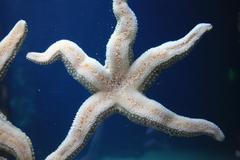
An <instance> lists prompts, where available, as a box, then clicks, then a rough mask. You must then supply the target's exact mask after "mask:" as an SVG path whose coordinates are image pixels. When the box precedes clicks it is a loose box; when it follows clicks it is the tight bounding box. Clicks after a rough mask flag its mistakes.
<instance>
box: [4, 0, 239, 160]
mask: <svg viewBox="0 0 240 160" xmlns="http://www.w3.org/2000/svg"><path fill="white" fill-rule="evenodd" d="M129 5H130V6H131V8H132V10H133V11H134V12H135V14H136V15H137V18H138V22H139V31H138V34H137V39H136V43H135V46H134V54H135V58H136V57H138V56H139V55H141V54H142V53H143V52H144V51H146V50H147V49H149V48H151V47H155V46H158V45H160V44H162V43H164V42H166V41H170V40H176V39H178V38H181V37H183V36H184V35H185V34H186V33H188V32H189V31H190V30H191V29H192V28H193V27H194V26H195V25H196V24H198V23H201V22H209V23H211V24H212V25H213V26H214V28H213V30H212V31H211V32H210V33H208V34H206V36H204V38H202V39H201V41H200V42H199V43H198V45H196V46H195V48H194V49H193V50H192V52H191V54H189V55H188V56H187V57H186V58H185V59H183V60H182V61H180V62H178V63H176V64H174V65H173V66H171V67H170V68H168V69H167V70H165V71H164V72H163V73H162V74H161V75H160V76H159V78H158V79H157V81H156V83H154V84H153V87H151V88H150V89H149V90H148V91H147V92H146V95H147V96H148V97H150V98H152V99H155V100H157V101H159V102H160V103H161V104H163V105H164V106H166V107H167V108H169V109H171V110H172V111H174V112H176V113H178V114H181V115H185V116H189V117H198V118H205V119H208V120H210V121H213V122H215V123H216V124H218V125H219V126H220V127H221V128H222V129H223V131H224V133H225V134H226V140H225V141H224V142H222V143H219V142H216V141H214V140H212V139H210V138H209V137H205V136H203V137H196V138H177V137H170V136H169V135H166V134H164V133H162V132H158V131H155V130H151V129H148V128H146V127H142V126H139V125H136V124H133V123H132V122H130V121H129V120H127V119H126V118H125V117H122V116H120V115H114V116H112V117H110V118H108V119H107V120H106V121H104V123H103V124H102V125H100V127H98V129H97V132H96V134H95V137H94V138H93V140H92V141H90V142H89V144H88V145H87V146H86V147H85V149H84V150H83V151H82V152H81V153H80V154H79V157H78V159H80V158H82V157H85V156H89V157H90V158H88V159H100V158H105V157H112V159H114V158H124V157H126V158H128V157H135V158H136V159H137V158H138V157H142V156H143V155H144V154H146V153H147V152H150V151H155V152H161V151H162V150H167V151H171V152H172V153H174V151H176V152H177V151H179V152H181V151H183V152H186V153H189V155H188V154H187V155H186V159H189V160H190V159H192V157H193V156H192V154H193V155H194V153H195V152H198V155H201V154H206V153H209V157H211V156H212V157H217V156H219V155H227V157H228V158H227V159H229V160H232V159H235V158H234V156H235V155H234V154H235V150H237V149H238V150H240V128H239V122H240V118H239V113H240V102H239V89H240V87H239V86H240V85H239V78H240V77H239V76H240V74H239V73H240V63H239V41H240V38H239V33H238V30H237V19H238V17H237V16H238V15H237V12H238V11H239V10H238V7H239V5H238V4H237V0H236V1H234V0H225V1H219V0H211V1H209V0H201V1H190V0H180V1H179V0H144V1H143V0H142V1H139V0H129ZM19 19H24V20H26V21H27V23H28V27H29V32H28V36H27V38H26V41H25V42H24V44H23V47H22V49H21V51H20V52H19V54H18V56H17V57H16V59H15V61H14V63H13V64H12V66H11V67H10V69H9V72H8V74H7V77H6V78H5V81H4V82H5V84H6V85H7V87H8V93H9V102H8V103H9V107H10V109H9V111H8V114H9V117H10V120H11V121H12V122H13V123H14V124H15V125H16V126H18V127H19V128H21V129H22V130H24V131H25V132H26V133H27V134H28V135H29V137H30V138H31V140H32V142H33V145H34V149H35V154H36V157H37V159H43V158H44V157H46V156H47V155H48V154H49V153H51V152H52V151H54V150H55V149H56V148H57V146H58V145H59V144H60V143H61V141H62V140H63V139H64V137H65V136H66V134H67V132H68V130H69V128H70V125H71V123H72V120H73V117H74V116H75V114H76V112H77V110H78V108H79V106H81V104H82V103H83V102H84V100H86V99H87V98H88V97H89V96H90V93H88V92H87V91H86V89H85V88H83V87H82V86H81V85H79V83H78V82H77V81H75V80H73V78H72V77H71V76H69V75H68V73H67V72H66V70H65V67H64V66H63V64H62V62H56V63H54V64H51V65H47V66H39V65H36V64H33V63H31V62H29V61H27V60H26V59H25V56H26V53H27V52H29V51H39V52H42V51H44V50H45V49H47V48H48V47H49V46H50V45H51V44H52V43H54V42H55V41H57V40H61V39H69V40H71V41H74V42H76V43H77V44H78V45H79V46H80V47H81V48H82V49H83V50H84V51H85V52H86V53H87V54H88V55H89V56H91V57H94V58H96V59H97V60H99V61H100V62H101V63H102V64H103V63H104V61H105V45H106V43H107V41H108V39H109V37H110V35H111V34H112V32H113V30H114V27H115V24H116V20H115V18H114V15H113V13H112V1H111V0H95V1H89V0H41V1H40V0H11V1H10V0H1V1H0V37H1V38H3V37H4V36H5V35H6V34H7V33H8V32H9V30H10V29H11V28H12V27H13V25H14V24H15V23H16V22H17V21H18V20H19ZM210 155H211V156H210ZM176 159H178V157H176ZM212 159H214V158H212Z"/></svg>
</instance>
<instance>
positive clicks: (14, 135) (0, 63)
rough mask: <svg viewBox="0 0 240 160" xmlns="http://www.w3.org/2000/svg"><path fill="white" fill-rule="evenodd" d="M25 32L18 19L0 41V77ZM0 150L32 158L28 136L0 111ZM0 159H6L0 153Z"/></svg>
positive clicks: (12, 57)
mask: <svg viewBox="0 0 240 160" xmlns="http://www.w3.org/2000/svg"><path fill="white" fill-rule="evenodd" d="M26 34H27V25H26V22H25V21H23V20H20V21H19V22H18V23H17V24H16V25H15V26H14V28H13V29H12V30H11V31H10V33H9V34H8V35H7V36H6V37H5V38H4V39H3V40H2V41H1V42H0V78H1V79H2V78H3V77H4V75H5V73H6V71H7V68H8V66H9V64H10V63H11V62H12V60H13V59H14V58H15V56H16V53H17V51H18V50H19V48H20V47H21V45H22V42H23V41H24V39H25V36H26ZM0 152H1V153H2V152H3V153H5V154H4V155H6V154H7V155H11V156H14V157H15V158H16V159H18V160H32V159H34V154H33V149H32V143H31V141H30V139H29V138H28V136H27V135H26V134H25V133H24V132H23V131H21V130H20V129H19V128H17V127H16V126H14V125H13V124H12V123H11V122H10V121H8V120H7V118H6V116H5V115H4V114H3V113H1V111H0ZM0 159H7V158H5V157H2V156H1V155H0Z"/></svg>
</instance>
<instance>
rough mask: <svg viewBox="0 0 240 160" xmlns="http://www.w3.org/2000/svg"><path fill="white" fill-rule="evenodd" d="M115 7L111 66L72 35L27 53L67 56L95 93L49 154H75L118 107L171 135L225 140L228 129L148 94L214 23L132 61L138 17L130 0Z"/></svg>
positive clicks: (36, 58)
mask: <svg viewBox="0 0 240 160" xmlns="http://www.w3.org/2000/svg"><path fill="white" fill-rule="evenodd" d="M113 11H114V14H115V16H116V19H117V25H116V28H115V31H114V33H113V34H112V36H111V38H110V40H109V42H108V44H107V47H106V62H105V66H102V65H101V64H100V63H99V62H98V61H96V60H95V59H93V58H91V57H89V56H88V55H87V54H86V53H84V51H83V50H82V49H81V48H79V47H78V46H77V45H76V44H75V43H73V42H71V41H68V40H60V41H57V42H56V43H54V44H53V45H51V46H50V47H49V48H48V49H47V50H46V51H45V52H44V53H37V52H30V53H28V54H27V59H29V60H31V61H33V62H35V63H38V64H49V63H52V62H54V61H55V60H57V59H61V60H63V62H64V64H65V66H66V68H67V70H68V72H69V73H70V74H71V75H72V76H73V77H74V79H76V80H77V81H79V82H80V83H81V84H83V85H84V86H85V87H86V88H88V89H89V90H90V91H92V92H93V93H94V94H93V95H92V96H91V97H89V98H88V99H87V100H86V101H85V102H84V103H83V104H82V106H81V107H80V109H79V110H78V112H77V114H76V117H75V118H74V121H73V123H72V126H71V128H70V130H69V132H68V134H67V136H66V138H65V139H64V141H63V142H62V143H61V144H60V146H59V147H58V148H57V150H56V151H54V152H53V153H51V154H50V155H49V156H48V157H47V159H48V160H56V159H57V160H60V159H72V158H73V157H74V156H75V155H76V154H77V153H78V152H79V151H80V150H81V149H82V148H83V146H84V145H85V144H86V141H87V140H88V139H89V137H90V135H91V134H92V133H93V131H94V129H95V127H96V125H97V124H98V123H99V122H101V121H102V120H103V119H104V118H106V117H107V116H109V115H111V114H112V113H116V112H118V113H120V114H123V115H125V116H127V117H128V118H129V119H130V120H131V121H133V122H136V123H139V124H142V125H144V126H147V127H152V128H155V129H157V130H161V131H164V132H166V133H168V134H171V135H176V136H187V137H188V136H199V135H209V136H211V137H213V138H214V139H216V140H219V141H222V140H223V139H224V134H223V133H222V131H221V130H220V129H219V127H218V126H216V125H215V124H214V123H212V122H209V121H207V120H204V119H193V118H187V117H184V116H180V115H177V114H176V113H174V112H172V111H170V110H168V109H167V108H165V107H164V106H163V105H161V104H160V103H158V102H156V101H154V100H152V99H149V98H147V97H146V96H144V95H143V94H142V91H143V90H144V89H145V88H146V87H147V85H148V84H149V83H150V82H151V81H153V78H154V77H155V76H156V75H157V74H158V73H160V72H159V71H160V70H162V69H164V68H165V67H166V66H167V65H169V64H172V63H173V62H174V61H176V60H178V59H180V58H181V57H183V56H184V55H186V53H187V51H188V50H189V49H190V48H191V47H192V46H193V45H194V44H195V43H196V42H197V40H199V38H200V37H201V36H202V35H203V34H204V33H205V32H207V31H208V30H210V29H211V28H212V27H211V25H210V24H198V25H197V26H196V27H194V28H193V29H192V30H191V31H190V32H189V33H188V34H187V35H186V36H185V37H183V38H181V39H179V40H176V41H172V42H167V43H164V44H162V45H160V46H158V47H155V48H151V49H149V50H147V51H146V52H145V53H143V54H142V55H141V56H140V57H139V58H138V59H137V60H136V61H134V62H133V63H131V57H133V55H132V54H133V53H132V45H133V43H134V40H135V36H136V32H137V19H136V17H135V14H134V13H133V11H132V10H131V9H130V8H129V6H128V4H127V2H126V0H113Z"/></svg>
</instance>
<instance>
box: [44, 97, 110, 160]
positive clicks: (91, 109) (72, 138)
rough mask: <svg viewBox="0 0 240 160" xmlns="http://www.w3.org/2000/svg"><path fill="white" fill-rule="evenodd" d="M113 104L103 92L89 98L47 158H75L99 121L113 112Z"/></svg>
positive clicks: (50, 159) (52, 159)
mask: <svg viewBox="0 0 240 160" xmlns="http://www.w3.org/2000/svg"><path fill="white" fill-rule="evenodd" d="M113 105H114V103H113V101H112V100H111V98H110V97H108V95H107V94H105V93H103V92H98V93H96V94H94V95H93V96H91V97H90V98H88V99H87V100H86V101H85V102H84V103H83V104H82V106H81V107H80V109H79V110H78V112H77V114H76V117H75V119H74V121H73V124H72V126H71V128H70V130H69V132H68V135H67V136H66V138H65V139H64V141H63V142H62V143H61V145H60V146H59V147H58V148H57V150H56V151H54V152H53V153H51V154H50V155H49V156H48V157H47V158H46V160H65V159H73V158H74V157H75V156H76V155H77V153H78V152H80V151H81V150H82V148H83V147H84V146H85V145H86V143H87V140H88V139H89V138H90V136H91V135H92V133H93V132H94V130H95V127H96V125H97V123H99V122H100V121H102V120H103V119H104V118H106V117H107V116H109V115H110V114H111V113H113V109H114V108H113Z"/></svg>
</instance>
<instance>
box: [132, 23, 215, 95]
mask: <svg viewBox="0 0 240 160" xmlns="http://www.w3.org/2000/svg"><path fill="white" fill-rule="evenodd" d="M211 28H212V26H211V24H207V23H201V24H198V25H197V26H195V27H194V28H193V29H192V30H191V31H190V32H189V33H188V34H187V35H186V36H185V37H183V38H181V39H179V40H177V41H170V42H167V43H164V44H162V45H160V46H158V47H155V48H151V49H149V50H147V51H146V52H145V53H144V54H142V55H141V56H140V57H139V58H138V59H137V60H136V61H135V62H134V63H133V65H132V66H131V68H130V71H129V73H128V76H129V78H130V79H131V80H130V81H132V83H133V85H134V87H135V88H137V89H139V90H143V89H144V88H145V87H146V84H150V83H151V80H153V78H154V77H156V76H157V74H159V71H161V70H162V69H164V68H166V67H167V66H169V65H171V64H172V63H174V62H175V61H177V60H179V59H181V58H182V57H184V56H185V55H187V53H188V51H189V50H190V49H191V48H192V47H193V46H194V44H196V42H197V41H198V40H199V39H200V38H201V37H202V35H203V34H204V33H206V32H207V31H209V30H210V29H211Z"/></svg>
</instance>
